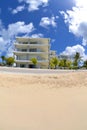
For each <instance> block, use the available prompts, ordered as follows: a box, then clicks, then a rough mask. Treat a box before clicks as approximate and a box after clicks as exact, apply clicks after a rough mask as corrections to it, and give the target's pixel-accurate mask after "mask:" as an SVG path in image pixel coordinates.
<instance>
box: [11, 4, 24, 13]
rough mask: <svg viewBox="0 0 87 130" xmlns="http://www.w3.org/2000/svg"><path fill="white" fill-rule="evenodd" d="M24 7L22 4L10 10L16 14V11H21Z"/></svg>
mask: <svg viewBox="0 0 87 130" xmlns="http://www.w3.org/2000/svg"><path fill="white" fill-rule="evenodd" d="M24 9H25V6H24V5H22V6H18V7H17V8H16V9H13V10H12V14H17V13H18V12H21V11H23V10H24Z"/></svg>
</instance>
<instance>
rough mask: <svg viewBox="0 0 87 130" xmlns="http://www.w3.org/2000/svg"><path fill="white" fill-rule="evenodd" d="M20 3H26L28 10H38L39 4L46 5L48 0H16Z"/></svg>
mask: <svg viewBox="0 0 87 130" xmlns="http://www.w3.org/2000/svg"><path fill="white" fill-rule="evenodd" d="M18 1H19V2H20V3H21V2H25V3H26V4H28V11H34V10H38V9H39V7H40V6H42V7H44V6H47V4H48V1H49V0H18Z"/></svg>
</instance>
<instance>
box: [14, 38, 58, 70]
mask: <svg viewBox="0 0 87 130" xmlns="http://www.w3.org/2000/svg"><path fill="white" fill-rule="evenodd" d="M14 46H15V51H14V56H15V63H16V66H17V67H25V68H34V65H33V63H32V61H31V59H32V58H36V59H37V68H49V60H50V58H51V57H55V56H56V52H55V51H51V50H50V39H48V38H24V37H17V38H16V42H15V43H14Z"/></svg>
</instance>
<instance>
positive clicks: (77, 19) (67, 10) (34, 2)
mask: <svg viewBox="0 0 87 130" xmlns="http://www.w3.org/2000/svg"><path fill="white" fill-rule="evenodd" d="M86 5H87V2H85V0H8V1H6V0H2V1H0V55H7V56H11V55H12V52H13V50H14V46H13V43H14V41H15V37H16V36H24V37H28V36H29V37H34V38H36V37H44V38H50V39H51V49H52V50H56V51H57V54H64V55H73V54H75V53H76V52H77V51H78V52H80V54H81V56H83V58H84V59H86V58H87V55H86V53H87V51H86V48H87V47H86V46H87V35H86V34H87V31H86V30H87V18H86V12H87V9H86Z"/></svg>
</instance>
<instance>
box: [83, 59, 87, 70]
mask: <svg viewBox="0 0 87 130" xmlns="http://www.w3.org/2000/svg"><path fill="white" fill-rule="evenodd" d="M83 67H85V68H86V69H87V60H86V61H84V63H83Z"/></svg>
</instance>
